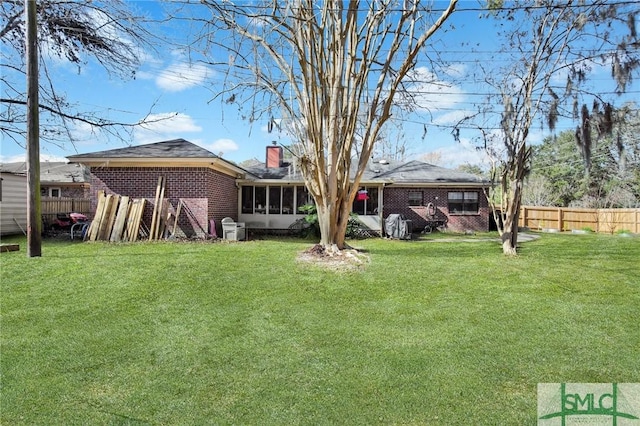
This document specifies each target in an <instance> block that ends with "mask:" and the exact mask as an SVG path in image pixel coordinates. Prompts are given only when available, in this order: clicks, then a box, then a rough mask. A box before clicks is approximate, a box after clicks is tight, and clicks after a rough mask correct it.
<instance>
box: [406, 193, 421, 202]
mask: <svg viewBox="0 0 640 426" xmlns="http://www.w3.org/2000/svg"><path fill="white" fill-rule="evenodd" d="M407 196H408V198H409V205H410V206H421V205H422V199H423V197H422V191H409V193H408V194H407Z"/></svg>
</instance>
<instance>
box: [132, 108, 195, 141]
mask: <svg viewBox="0 0 640 426" xmlns="http://www.w3.org/2000/svg"><path fill="white" fill-rule="evenodd" d="M201 131H202V127H200V126H198V125H197V124H196V123H195V121H194V120H193V118H191V117H190V116H188V115H186V114H182V113H175V112H165V113H160V114H151V115H149V116H148V117H147V124H143V125H141V126H140V127H139V128H137V129H136V130H135V131H134V134H133V138H134V141H135V142H136V143H137V144H145V143H152V142H158V141H161V140H169V139H176V138H181V137H184V134H185V133H197V132H201Z"/></svg>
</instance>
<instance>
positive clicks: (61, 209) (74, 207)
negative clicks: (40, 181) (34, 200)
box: [40, 197, 91, 228]
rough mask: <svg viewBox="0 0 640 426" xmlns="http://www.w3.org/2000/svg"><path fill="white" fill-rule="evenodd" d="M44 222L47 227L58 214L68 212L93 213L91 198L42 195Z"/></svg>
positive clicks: (41, 204) (41, 205)
mask: <svg viewBox="0 0 640 426" xmlns="http://www.w3.org/2000/svg"><path fill="white" fill-rule="evenodd" d="M40 208H41V212H40V213H41V214H42V223H43V226H44V227H45V228H48V227H49V226H51V224H52V223H54V221H55V219H56V216H57V215H59V214H65V215H66V214H68V213H82V214H86V215H88V214H90V213H91V200H90V199H88V198H54V197H42V198H41V199H40Z"/></svg>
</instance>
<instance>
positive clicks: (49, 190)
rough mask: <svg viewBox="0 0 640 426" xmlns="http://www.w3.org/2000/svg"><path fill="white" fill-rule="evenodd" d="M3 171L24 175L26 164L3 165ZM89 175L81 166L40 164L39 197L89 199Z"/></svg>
mask: <svg viewBox="0 0 640 426" xmlns="http://www.w3.org/2000/svg"><path fill="white" fill-rule="evenodd" d="M0 168H1V169H2V170H3V171H6V172H10V173H18V174H26V173H27V164H26V163H25V162H24V161H22V162H16V163H3V164H1V165H0ZM90 179H91V175H90V174H89V170H88V168H87V167H85V166H83V165H82V164H74V163H65V162H57V161H42V162H41V163H40V195H41V196H42V197H51V198H89V187H90V184H89V181H90Z"/></svg>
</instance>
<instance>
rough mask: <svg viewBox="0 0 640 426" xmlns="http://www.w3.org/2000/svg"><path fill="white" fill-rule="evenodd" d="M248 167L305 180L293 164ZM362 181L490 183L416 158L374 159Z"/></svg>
mask: <svg viewBox="0 0 640 426" xmlns="http://www.w3.org/2000/svg"><path fill="white" fill-rule="evenodd" d="M356 167H357V164H352V170H351V176H354V175H355V171H356ZM246 170H247V171H249V172H250V173H251V174H252V175H254V176H256V177H257V178H259V179H273V180H282V181H289V182H302V180H303V179H302V175H301V174H300V171H299V170H298V169H297V168H296V167H294V166H292V165H290V166H284V167H276V168H267V167H265V164H264V163H260V164H257V165H255V166H252V167H246ZM362 181H363V182H376V181H377V182H385V183H398V184H402V183H405V184H414V183H415V184H419V183H429V184H438V183H443V184H444V183H466V184H483V183H484V184H486V183H487V182H486V181H485V180H483V179H482V178H481V177H479V176H476V175H474V174H471V173H466V172H461V171H458V170H452V169H447V168H444V167H439V166H434V165H433V164H429V163H425V162H423V161H417V160H413V161H408V162H401V161H384V160H372V161H371V162H369V164H368V165H367V169H366V170H365V172H364V173H363V175H362Z"/></svg>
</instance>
